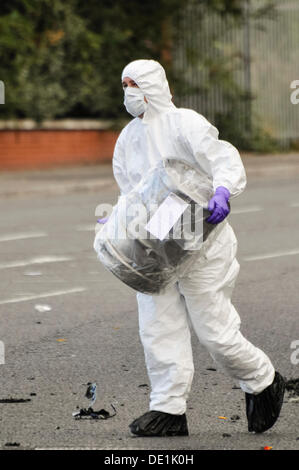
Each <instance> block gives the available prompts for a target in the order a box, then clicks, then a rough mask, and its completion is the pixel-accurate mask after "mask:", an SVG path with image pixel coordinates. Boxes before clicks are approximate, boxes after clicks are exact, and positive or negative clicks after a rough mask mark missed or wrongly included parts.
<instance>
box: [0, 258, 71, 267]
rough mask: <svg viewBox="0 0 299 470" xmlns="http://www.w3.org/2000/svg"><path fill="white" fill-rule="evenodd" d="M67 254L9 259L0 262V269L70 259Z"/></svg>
mask: <svg viewBox="0 0 299 470" xmlns="http://www.w3.org/2000/svg"><path fill="white" fill-rule="evenodd" d="M72 260H73V258H71V257H69V256H37V257H35V258H30V259H27V260H20V261H10V262H8V263H0V269H6V268H19V267H21V266H30V265H31V264H44V263H57V262H60V261H72Z"/></svg>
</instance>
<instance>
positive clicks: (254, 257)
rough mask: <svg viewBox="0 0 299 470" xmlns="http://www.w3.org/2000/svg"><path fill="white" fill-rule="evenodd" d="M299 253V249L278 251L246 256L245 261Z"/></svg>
mask: <svg viewBox="0 0 299 470" xmlns="http://www.w3.org/2000/svg"><path fill="white" fill-rule="evenodd" d="M290 255H299V250H287V251H276V252H273V253H267V254H264V255H253V256H244V257H243V260H244V261H258V260H261V259H269V258H278V257H279V256H290Z"/></svg>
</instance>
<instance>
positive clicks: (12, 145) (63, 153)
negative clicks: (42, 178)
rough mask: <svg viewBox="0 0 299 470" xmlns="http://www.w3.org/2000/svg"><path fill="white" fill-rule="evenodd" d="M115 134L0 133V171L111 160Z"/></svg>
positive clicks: (83, 132) (61, 131)
mask: <svg viewBox="0 0 299 470" xmlns="http://www.w3.org/2000/svg"><path fill="white" fill-rule="evenodd" d="M118 134H119V132H117V131H111V130H45V129H42V130H0V170H15V169H27V168H28V169H29V168H46V167H51V166H58V165H65V164H76V163H89V162H90V163H95V162H99V161H107V160H111V158H112V155H113V149H114V145H115V142H116V139H117V137H118Z"/></svg>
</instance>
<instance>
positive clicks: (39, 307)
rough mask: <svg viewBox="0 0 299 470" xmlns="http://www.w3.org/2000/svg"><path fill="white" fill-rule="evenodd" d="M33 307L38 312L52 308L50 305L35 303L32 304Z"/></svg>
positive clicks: (48, 310)
mask: <svg viewBox="0 0 299 470" xmlns="http://www.w3.org/2000/svg"><path fill="white" fill-rule="evenodd" d="M34 308H35V310H37V311H38V312H40V313H44V312H50V310H52V307H51V306H50V305H46V304H36V305H34Z"/></svg>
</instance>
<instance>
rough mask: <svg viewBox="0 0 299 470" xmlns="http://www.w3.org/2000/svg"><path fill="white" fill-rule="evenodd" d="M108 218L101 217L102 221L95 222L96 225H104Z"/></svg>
mask: <svg viewBox="0 0 299 470" xmlns="http://www.w3.org/2000/svg"><path fill="white" fill-rule="evenodd" d="M108 219H109V217H103V218H102V219H98V220H97V222H98V224H105V223H106V222H108Z"/></svg>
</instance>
